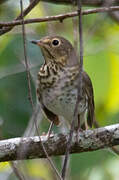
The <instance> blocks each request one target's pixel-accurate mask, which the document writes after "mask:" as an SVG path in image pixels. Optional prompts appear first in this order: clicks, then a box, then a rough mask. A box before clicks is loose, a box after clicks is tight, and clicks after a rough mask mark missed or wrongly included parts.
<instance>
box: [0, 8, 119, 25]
mask: <svg viewBox="0 0 119 180" xmlns="http://www.w3.org/2000/svg"><path fill="white" fill-rule="evenodd" d="M112 11H119V6H111V7H102V8H93V9H88V10H83V11H82V15H88V14H94V13H104V12H112ZM75 16H78V12H77V11H74V12H70V13H65V14H59V15H56V16H45V17H42V18H34V19H26V20H24V24H31V23H40V22H46V21H57V20H59V21H60V22H62V21H63V20H64V19H66V18H71V17H75ZM21 24H22V20H14V21H12V22H0V26H1V27H2V26H3V27H9V26H12V27H13V26H16V25H21Z"/></svg>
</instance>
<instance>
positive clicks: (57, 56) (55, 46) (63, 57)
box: [32, 36, 74, 65]
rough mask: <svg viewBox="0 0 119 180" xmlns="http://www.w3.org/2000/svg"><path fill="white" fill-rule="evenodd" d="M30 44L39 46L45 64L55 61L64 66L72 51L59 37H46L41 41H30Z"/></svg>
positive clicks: (67, 43)
mask: <svg viewBox="0 0 119 180" xmlns="http://www.w3.org/2000/svg"><path fill="white" fill-rule="evenodd" d="M32 43H34V44H37V45H38V46H40V48H41V51H42V54H43V56H44V58H45V63H48V62H50V61H56V62H60V63H62V64H63V65H65V64H66V63H67V61H68V59H69V58H70V55H71V52H72V51H74V49H73V47H72V45H71V43H70V42H69V41H68V40H66V39H64V38H63V37H59V36H47V37H44V38H42V39H41V40H36V41H32Z"/></svg>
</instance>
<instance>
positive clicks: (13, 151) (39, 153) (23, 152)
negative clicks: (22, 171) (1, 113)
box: [0, 124, 119, 162]
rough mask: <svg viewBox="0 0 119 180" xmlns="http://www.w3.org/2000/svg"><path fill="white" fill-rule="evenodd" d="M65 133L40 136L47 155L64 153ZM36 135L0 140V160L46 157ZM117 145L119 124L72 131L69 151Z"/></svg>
mask: <svg viewBox="0 0 119 180" xmlns="http://www.w3.org/2000/svg"><path fill="white" fill-rule="evenodd" d="M67 140H68V135H67V134H55V135H51V137H50V138H49V139H47V137H46V136H41V141H42V143H43V144H44V146H45V148H46V149H47V153H48V155H49V156H58V155H64V154H65V150H66V146H67ZM41 141H40V139H39V137H38V136H34V137H26V138H13V139H8V140H2V141H0V162H3V161H14V160H21V159H34V158H46V155H45V153H44V150H43V148H42V145H41ZM115 145H119V124H115V125H111V126H106V127H102V128H97V129H94V130H87V131H83V132H81V133H80V136H79V137H78V140H77V134H76V133H73V138H72V143H71V149H70V153H81V152H87V151H95V150H99V149H103V148H107V147H112V146H115Z"/></svg>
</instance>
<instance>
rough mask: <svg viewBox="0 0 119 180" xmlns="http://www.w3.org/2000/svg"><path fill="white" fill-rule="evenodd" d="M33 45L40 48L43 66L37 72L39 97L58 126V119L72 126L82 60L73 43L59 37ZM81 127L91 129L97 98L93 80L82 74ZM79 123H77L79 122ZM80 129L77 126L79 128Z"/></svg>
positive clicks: (47, 113)
mask: <svg viewBox="0 0 119 180" xmlns="http://www.w3.org/2000/svg"><path fill="white" fill-rule="evenodd" d="M32 43H34V44H37V45H38V46H40V48H41V51H42V54H43V56H44V64H43V65H42V66H41V68H40V70H39V72H38V89H37V94H38V98H39V101H40V104H41V107H42V109H43V111H44V113H45V114H46V116H47V118H48V119H49V120H50V121H52V122H53V123H54V124H55V125H59V123H60V120H59V117H58V116H63V117H64V118H65V120H66V121H68V122H69V123H70V124H71V121H72V118H73V115H74V108H75V105H76V100H77V92H78V90H77V88H78V77H79V61H78V57H77V55H76V52H75V50H74V48H73V47H72V45H71V43H70V42H69V41H68V40H66V39H64V38H63V37H60V36H47V37H44V38H42V39H41V40H34V41H32ZM78 119H80V127H81V128H82V129H85V128H86V124H88V126H90V127H92V124H93V119H94V96H93V87H92V83H91V80H90V78H89V76H88V75H87V73H86V72H84V71H83V73H82V99H81V101H80V102H79V105H78V117H77V121H78ZM76 124H77V122H76ZM76 126H77V125H76Z"/></svg>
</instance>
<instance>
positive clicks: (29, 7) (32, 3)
mask: <svg viewBox="0 0 119 180" xmlns="http://www.w3.org/2000/svg"><path fill="white" fill-rule="evenodd" d="M39 1H40V0H33V1H32V2H31V3H30V5H29V6H28V7H27V8H26V9H25V10H24V11H23V13H20V14H19V15H18V16H17V17H16V18H15V20H19V19H21V18H22V16H23V17H24V16H26V15H27V14H28V13H29V12H30V11H31V10H32V9H33V8H34V7H35V6H36V5H37V4H38V3H39ZM21 24H22V21H21ZM13 27H14V25H13V26H12V27H4V26H3V27H1V29H0V35H3V34H5V33H7V32H9V31H11V30H12V29H13Z"/></svg>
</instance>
